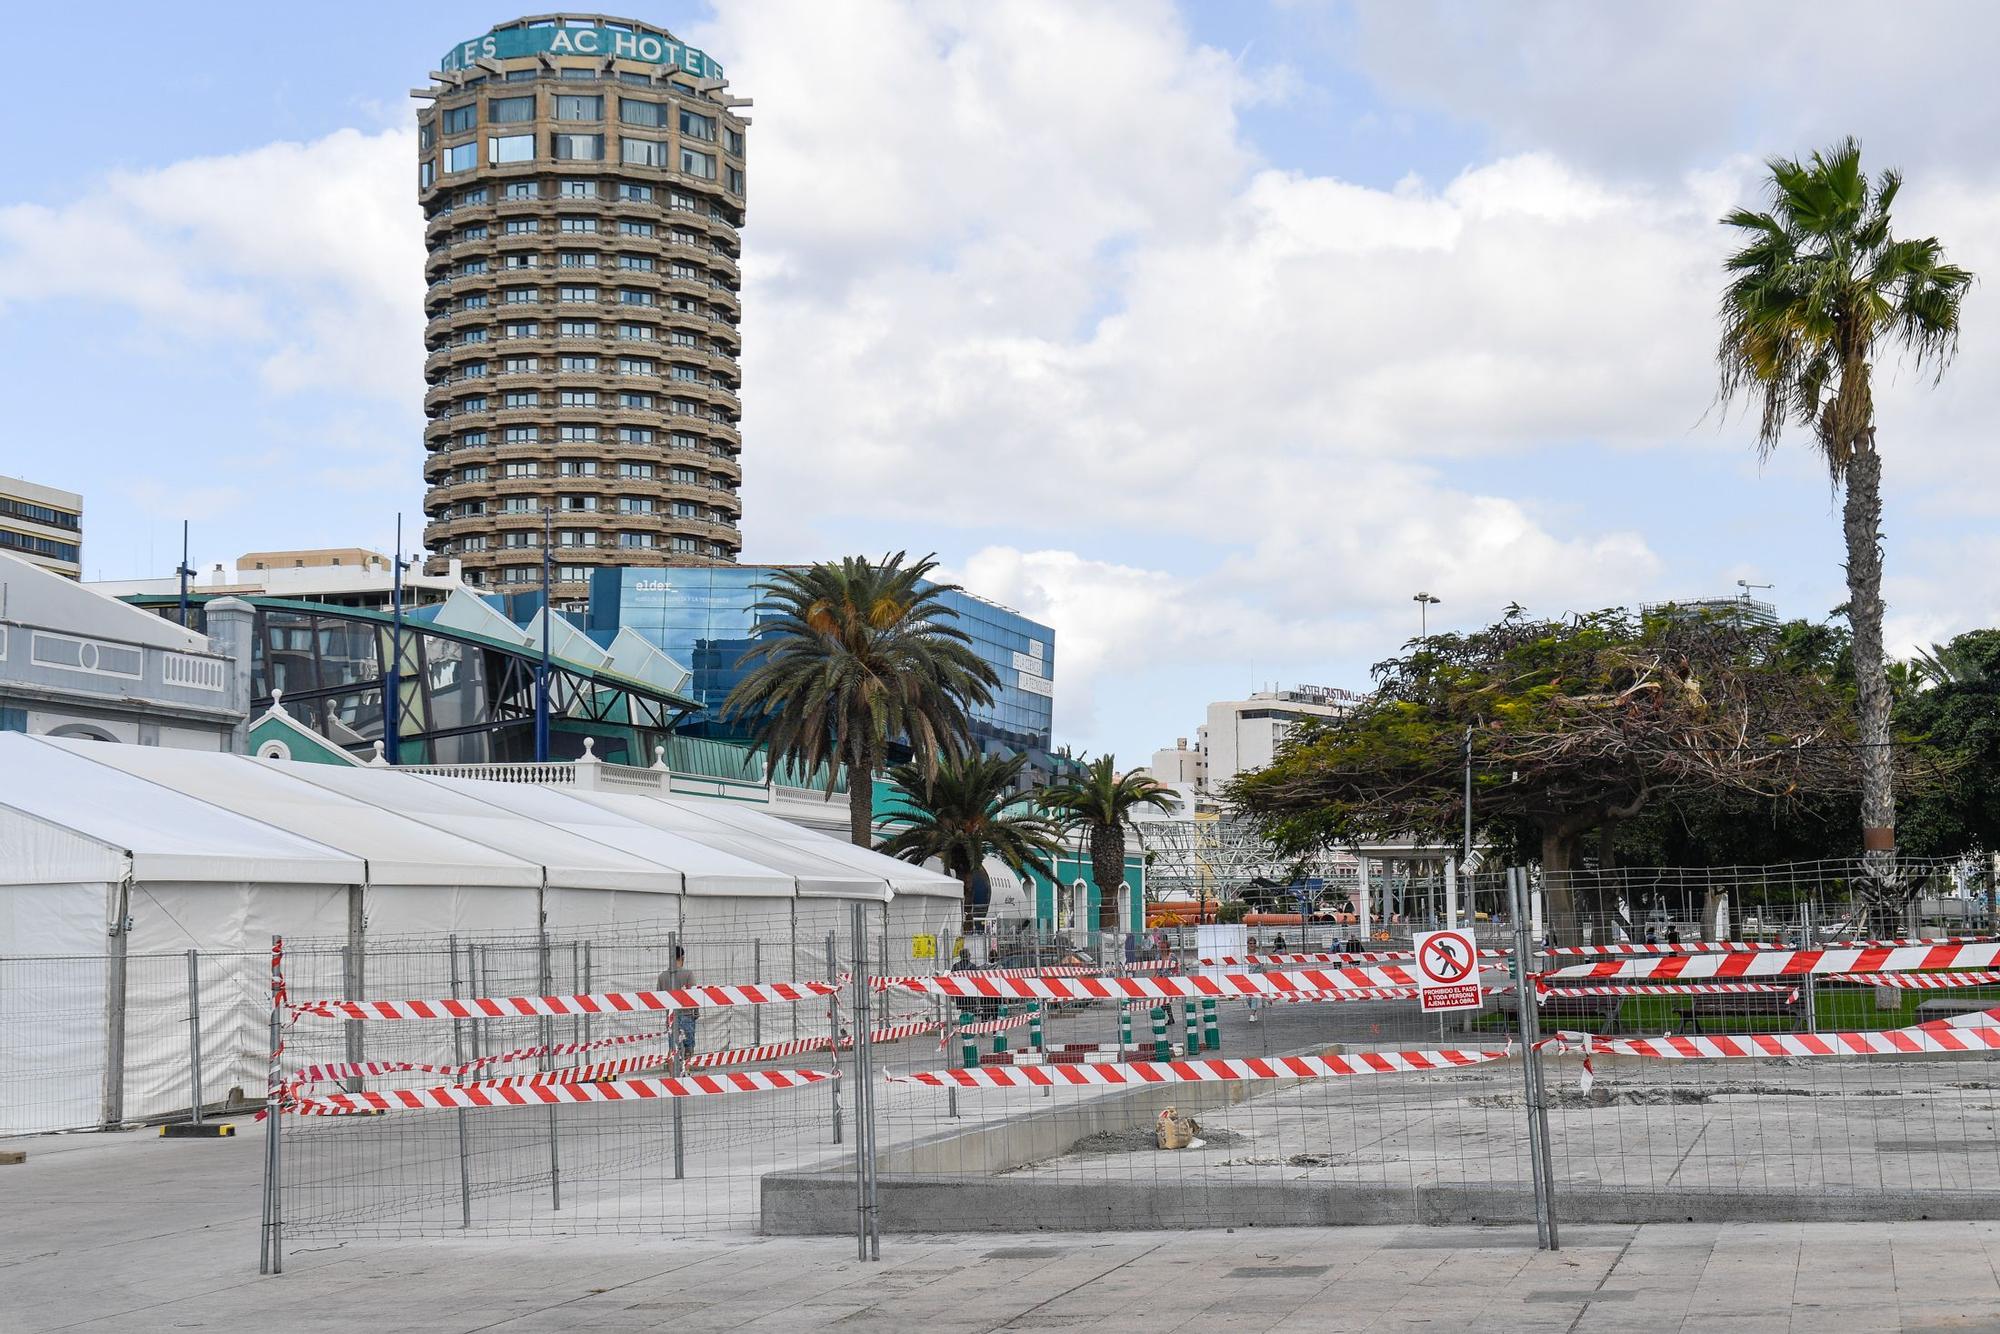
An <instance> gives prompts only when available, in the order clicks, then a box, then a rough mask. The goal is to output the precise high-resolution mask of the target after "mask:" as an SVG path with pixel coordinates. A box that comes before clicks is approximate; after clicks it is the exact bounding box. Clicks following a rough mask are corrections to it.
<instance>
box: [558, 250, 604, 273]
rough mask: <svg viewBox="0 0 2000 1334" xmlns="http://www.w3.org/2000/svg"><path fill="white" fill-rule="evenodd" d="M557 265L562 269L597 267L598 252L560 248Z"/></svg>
mask: <svg viewBox="0 0 2000 1334" xmlns="http://www.w3.org/2000/svg"><path fill="white" fill-rule="evenodd" d="M556 267H557V268H562V269H594V268H596V267H597V252H596V251H594V250H559V251H557V252H556Z"/></svg>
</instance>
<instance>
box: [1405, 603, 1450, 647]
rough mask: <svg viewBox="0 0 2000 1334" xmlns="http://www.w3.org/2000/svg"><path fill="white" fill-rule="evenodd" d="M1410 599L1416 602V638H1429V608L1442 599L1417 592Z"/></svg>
mask: <svg viewBox="0 0 2000 1334" xmlns="http://www.w3.org/2000/svg"><path fill="white" fill-rule="evenodd" d="M1410 601H1412V602H1414V603H1416V604H1417V638H1418V639H1429V638H1430V634H1431V627H1430V610H1431V608H1432V607H1435V606H1437V604H1438V603H1440V602H1443V601H1444V599H1443V598H1441V597H1433V596H1432V595H1431V594H1429V593H1419V594H1417V595H1416V596H1415V597H1413V598H1411V599H1410Z"/></svg>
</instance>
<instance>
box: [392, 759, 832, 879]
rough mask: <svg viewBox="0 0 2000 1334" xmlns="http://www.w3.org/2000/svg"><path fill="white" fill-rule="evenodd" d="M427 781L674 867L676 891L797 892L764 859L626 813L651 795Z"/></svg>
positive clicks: (474, 781)
mask: <svg viewBox="0 0 2000 1334" xmlns="http://www.w3.org/2000/svg"><path fill="white" fill-rule="evenodd" d="M423 781H425V782H427V783H434V784H437V785H438V786H440V787H445V788H449V789H450V790H452V791H454V792H458V793H461V794H464V795H467V796H470V797H474V798H476V799H478V800H480V801H484V802H488V803H490V804H492V805H493V806H494V807H496V808H499V809H501V810H507V811H511V812H513V813H514V814H515V815H517V816H521V817H525V818H527V819H530V820H539V821H541V822H542V823H544V824H547V825H551V826H554V827H555V828H557V829H562V830H566V831H568V832H569V833H572V834H575V835H577V836H578V837H580V838H587V839H592V840H595V841H596V842H599V843H603V844H607V845H609V846H610V847H613V848H617V849H619V850H620V851H623V852H626V853H629V854H631V855H632V856H635V857H643V858H645V859H646V860H647V861H649V862H651V863H653V864H655V865H657V866H665V867H671V868H673V869H674V870H675V871H677V872H679V873H680V874H679V880H678V881H677V882H676V883H673V884H672V885H671V887H670V888H671V890H673V891H684V892H686V893H689V894H719V895H728V894H740V895H744V896H746V897H750V896H756V897H766V898H768V897H777V898H790V897H791V896H792V895H793V894H794V893H795V892H797V881H796V880H795V878H794V877H793V876H792V875H791V874H789V873H788V872H783V871H777V870H774V869H772V868H771V867H769V866H767V865H765V864H764V863H763V862H762V861H760V860H753V859H751V858H749V857H745V856H737V855H735V854H733V853H728V852H723V851H719V850H718V849H716V848H714V847H711V846H709V845H708V844H706V843H700V842H697V841H695V840H694V839H691V838H687V837H685V836H683V835H680V834H676V833H673V832H671V831H669V830H666V829H663V828H660V827H659V826H658V825H654V824H649V823H646V822H645V821H643V820H638V819H634V818H632V817H631V816H629V815H627V814H625V812H624V808H623V806H622V804H621V803H622V802H628V801H641V802H643V801H646V800H647V798H645V797H620V798H619V799H618V801H613V802H604V803H597V802H590V801H585V800H583V799H582V794H580V793H578V794H572V793H571V792H569V791H568V790H566V789H561V788H553V787H541V786H538V785H536V784H532V783H496V782H493V781H490V780H488V779H480V778H434V777H427V778H425V779H424V780H423ZM606 795H607V796H615V795H616V794H606Z"/></svg>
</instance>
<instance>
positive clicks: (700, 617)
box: [585, 565, 1056, 760]
mask: <svg viewBox="0 0 2000 1334" xmlns="http://www.w3.org/2000/svg"><path fill="white" fill-rule="evenodd" d="M779 568H783V567H779V566H771V565H698V566H669V567H666V568H660V567H648V568H627V567H621V568H610V569H598V570H595V571H593V572H592V574H591V581H590V611H589V619H588V622H587V624H586V627H585V628H586V629H587V630H588V632H589V634H590V637H591V638H592V639H594V640H596V641H597V642H598V643H600V644H608V643H610V642H611V639H612V637H613V636H614V635H616V634H617V633H618V632H619V630H621V629H626V628H629V629H631V630H633V631H634V632H636V633H637V634H639V635H640V636H641V637H642V638H644V639H645V640H647V641H648V642H649V643H651V644H653V645H655V646H656V647H658V648H659V649H660V650H661V651H662V652H664V653H666V655H667V656H668V657H670V658H672V659H673V660H674V661H676V662H678V663H680V664H681V665H682V666H684V667H686V668H687V669H688V670H689V671H691V672H693V673H694V679H693V681H691V682H690V683H689V685H688V687H687V689H686V692H685V693H686V694H688V695H689V696H691V697H692V698H693V699H694V700H695V701H696V702H697V703H698V704H699V705H700V711H699V712H698V713H697V714H695V715H694V716H693V717H691V718H689V719H688V720H687V722H686V723H685V724H684V725H683V726H682V728H681V729H680V730H681V731H682V732H683V733H684V734H693V735H696V736H709V737H717V738H721V739H726V740H741V739H745V737H746V735H747V734H746V732H745V731H744V729H743V728H742V726H741V724H740V723H734V722H724V721H723V720H722V719H721V717H720V714H721V710H722V704H723V701H724V700H726V699H728V698H729V692H730V691H731V690H732V689H734V688H735V686H736V683H737V682H738V681H740V680H742V679H743V676H744V673H745V672H746V671H747V670H749V669H748V668H739V667H738V666H737V662H738V660H739V659H741V658H742V657H743V655H744V654H745V653H747V652H748V651H749V650H750V647H751V645H752V644H753V643H754V642H755V641H754V637H753V635H754V631H755V628H756V623H757V613H756V610H755V608H756V606H757V604H758V603H759V602H761V601H763V600H764V596H765V595H764V593H763V592H762V591H761V589H760V587H759V586H760V585H763V584H767V583H769V582H770V580H771V576H772V572H773V571H774V570H776V569H779ZM944 602H945V603H946V605H948V606H950V607H951V609H952V610H953V611H955V612H957V613H958V623H957V624H958V628H959V629H960V630H963V631H964V632H965V633H966V634H968V635H970V636H971V637H972V647H973V650H974V651H975V652H977V653H978V654H979V656H980V657H982V658H984V659H985V660H986V661H987V663H988V664H989V665H991V666H992V668H993V670H994V672H995V674H996V675H998V676H999V678H1000V687H999V689H998V690H996V691H995V692H994V700H993V703H992V704H990V705H987V706H985V707H983V708H979V709H976V710H975V711H974V712H973V715H972V730H973V737H974V739H975V740H976V741H977V742H978V744H979V746H980V748H981V749H983V750H988V751H998V752H1012V751H1026V752H1028V753H1029V754H1030V756H1031V757H1034V759H1035V760H1041V759H1043V758H1044V757H1046V755H1047V752H1048V750H1049V747H1050V738H1051V731H1052V719H1053V714H1054V708H1053V706H1054V704H1055V700H1054V694H1055V686H1054V681H1055V663H1056V646H1055V631H1053V630H1051V629H1050V628H1049V627H1048V626H1046V625H1043V624H1041V623H1040V622H1038V621H1031V620H1029V619H1028V618H1027V617H1025V616H1023V615H1021V614H1020V613H1019V612H1014V611H1009V610H1007V609H1006V608H1005V607H1001V606H998V605H996V604H995V603H991V602H988V601H986V600H985V599H983V598H978V597H973V596H971V595H969V594H965V593H946V594H945V595H944Z"/></svg>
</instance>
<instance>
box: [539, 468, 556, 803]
mask: <svg viewBox="0 0 2000 1334" xmlns="http://www.w3.org/2000/svg"><path fill="white" fill-rule="evenodd" d="M554 537H555V511H554V510H552V509H550V508H549V507H548V506H546V505H544V506H543V507H542V660H541V662H540V663H538V664H537V665H536V667H535V763H536V764H547V763H548V762H549V630H550V624H549V618H550V617H552V616H554V615H555V610H554V608H553V607H552V606H551V604H550V602H549V560H550V556H551V554H552V553H551V550H550V547H549V544H550V542H551V541H553V540H554Z"/></svg>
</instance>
